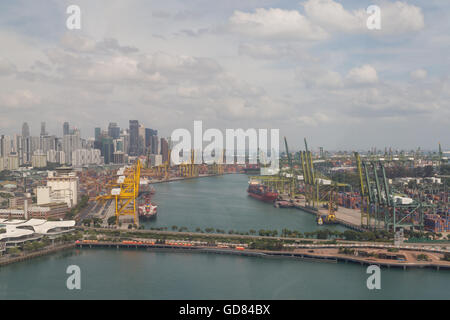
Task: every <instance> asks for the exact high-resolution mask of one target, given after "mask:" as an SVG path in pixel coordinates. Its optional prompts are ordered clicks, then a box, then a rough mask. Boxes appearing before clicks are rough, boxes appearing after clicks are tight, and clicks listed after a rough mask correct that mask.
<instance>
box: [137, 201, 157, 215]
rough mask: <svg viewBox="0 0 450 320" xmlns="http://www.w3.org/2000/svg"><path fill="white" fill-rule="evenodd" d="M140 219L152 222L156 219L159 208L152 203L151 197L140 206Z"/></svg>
mask: <svg viewBox="0 0 450 320" xmlns="http://www.w3.org/2000/svg"><path fill="white" fill-rule="evenodd" d="M138 208H139V219H141V220H151V219H155V218H156V214H157V213H158V206H157V205H155V204H154V203H152V202H151V201H150V197H145V198H144V201H143V202H141V203H140V204H139V207H138Z"/></svg>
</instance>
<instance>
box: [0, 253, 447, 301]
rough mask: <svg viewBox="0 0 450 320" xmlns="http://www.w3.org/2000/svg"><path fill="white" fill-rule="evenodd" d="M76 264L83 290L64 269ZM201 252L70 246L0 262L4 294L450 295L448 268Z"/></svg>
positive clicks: (193, 296)
mask: <svg viewBox="0 0 450 320" xmlns="http://www.w3.org/2000/svg"><path fill="white" fill-rule="evenodd" d="M69 265H78V266H79V267H80V269H81V290H73V291H70V290H68V289H67V288H66V279H67V277H68V275H67V274H66V269H67V267H68V266H69ZM365 271H366V269H365V268H364V267H361V266H360V265H354V264H326V263H314V262H305V261H298V260H288V259H265V258H249V257H239V256H222V255H215V254H200V253H197V254H196V253H191V254H188V253H161V252H151V251H136V250H132V249H130V250H114V249H105V250H97V249H83V250H72V251H70V252H66V253H59V254H55V255H52V256H48V257H42V258H39V259H36V260H33V261H27V262H24V263H20V264H15V265H10V266H8V267H4V268H1V269H0V300H3V299H36V298H39V299H51V298H53V299H432V298H433V299H449V298H450V290H449V286H450V273H449V272H445V271H435V270H422V269H417V270H407V271H403V270H392V269H391V270H388V269H382V271H381V290H372V291H371V290H368V289H367V287H366V280H367V277H368V275H367V274H366V273H365Z"/></svg>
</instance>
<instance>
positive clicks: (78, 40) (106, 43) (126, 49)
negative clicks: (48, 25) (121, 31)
mask: <svg viewBox="0 0 450 320" xmlns="http://www.w3.org/2000/svg"><path fill="white" fill-rule="evenodd" d="M61 44H62V46H63V48H65V49H68V50H71V51H77V52H84V53H119V54H130V53H135V52H138V51H139V50H138V49H137V48H135V47H131V46H121V45H120V44H119V41H117V39H114V38H106V39H103V40H102V41H94V40H92V39H90V38H88V37H85V36H81V35H78V34H75V33H73V32H66V33H65V34H64V35H63V36H62V38H61Z"/></svg>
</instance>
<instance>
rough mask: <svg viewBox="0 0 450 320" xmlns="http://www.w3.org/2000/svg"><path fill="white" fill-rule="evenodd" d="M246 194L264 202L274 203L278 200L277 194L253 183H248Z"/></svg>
mask: <svg viewBox="0 0 450 320" xmlns="http://www.w3.org/2000/svg"><path fill="white" fill-rule="evenodd" d="M247 192H248V195H249V196H250V197H252V198H255V199H258V200H261V201H264V202H274V201H275V200H276V199H277V198H278V193H277V192H273V191H271V190H269V188H268V187H266V186H264V185H262V184H260V183H258V182H255V181H252V182H250V183H249V186H248V189H247Z"/></svg>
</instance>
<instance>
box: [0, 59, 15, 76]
mask: <svg viewBox="0 0 450 320" xmlns="http://www.w3.org/2000/svg"><path fill="white" fill-rule="evenodd" d="M16 70H17V68H16V66H15V65H14V64H13V63H11V62H10V61H8V60H6V59H5V58H2V57H0V76H9V75H11V74H13V73H15V72H16Z"/></svg>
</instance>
